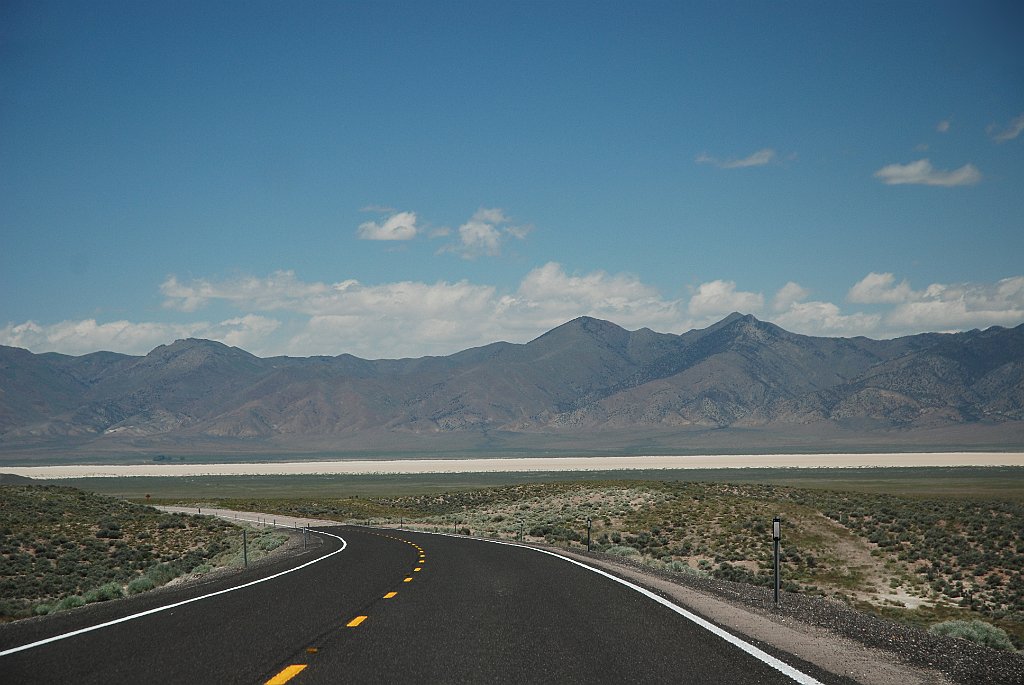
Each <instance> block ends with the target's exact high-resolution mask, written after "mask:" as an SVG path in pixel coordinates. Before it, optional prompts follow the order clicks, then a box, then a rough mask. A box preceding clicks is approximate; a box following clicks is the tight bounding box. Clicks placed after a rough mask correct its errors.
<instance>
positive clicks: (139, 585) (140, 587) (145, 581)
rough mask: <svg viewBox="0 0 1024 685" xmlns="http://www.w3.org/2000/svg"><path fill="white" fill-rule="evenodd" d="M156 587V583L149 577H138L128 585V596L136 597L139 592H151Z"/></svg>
mask: <svg viewBox="0 0 1024 685" xmlns="http://www.w3.org/2000/svg"><path fill="white" fill-rule="evenodd" d="M155 587H156V583H154V582H153V580H152V579H151V578H150V577H149V576H139V577H138V578H136V579H135V580H133V581H131V582H130V583H128V594H130V595H137V594H139V593H140V592H145V591H146V590H152V589H153V588H155Z"/></svg>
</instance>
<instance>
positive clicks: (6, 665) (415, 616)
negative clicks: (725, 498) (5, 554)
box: [0, 512, 852, 685]
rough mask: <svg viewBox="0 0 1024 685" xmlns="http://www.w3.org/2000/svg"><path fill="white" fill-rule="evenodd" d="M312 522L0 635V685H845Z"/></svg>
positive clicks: (613, 606) (507, 554)
mask: <svg viewBox="0 0 1024 685" xmlns="http://www.w3.org/2000/svg"><path fill="white" fill-rule="evenodd" d="M204 513H207V512H204ZM209 513H213V512H209ZM317 530H318V531H319V532H316V533H313V534H312V535H311V544H310V547H309V549H307V550H305V551H302V550H301V546H300V550H299V552H298V553H297V554H294V555H292V556H286V557H283V558H278V559H276V560H271V561H268V562H266V563H263V564H261V565H259V566H255V567H251V568H250V569H248V570H246V571H244V572H238V573H234V574H231V575H230V576H222V577H219V578H214V579H210V580H208V581H207V580H201V581H199V582H193V583H187V584H184V585H182V586H180V587H175V588H167V589H165V590H162V591H157V592H152V593H146V594H143V595H139V596H135V597H132V598H129V599H126V600H121V601H115V602H107V603H104V604H97V605H92V606H89V607H84V608H82V609H77V610H72V611H68V612H62V613H60V614H56V615H53V616H47V617H42V618H37V619H27V620H25V621H18V622H16V623H13V624H9V625H6V626H3V627H2V629H0V674H2V678H0V679H2V680H3V682H5V683H54V682H75V683H141V682H153V683H279V684H283V683H286V682H287V683H293V684H295V685H304V684H306V683H328V682H329V683H346V682H357V681H358V682H363V683H394V682H400V681H406V682H418V683H622V682H644V683H669V682H671V683H792V682H806V683H814V682H822V683H841V682H852V681H850V680H847V679H844V678H840V677H838V676H835V675H832V674H829V673H827V672H824V671H822V670H820V669H818V668H816V667H815V666H812V665H810V664H808V663H806V662H803V661H801V660H799V659H798V658H796V657H793V656H791V655H789V654H785V653H780V652H778V651H775V650H774V649H773V648H771V647H768V646H766V645H764V644H760V645H757V647H760V648H761V649H763V650H764V652H767V653H768V654H765V653H764V652H760V651H759V650H758V649H757V648H756V647H751V646H750V645H749V644H748V645H747V647H749V649H746V651H744V649H745V648H743V647H742V646H739V647H738V646H737V645H736V644H734V643H733V642H730V641H729V639H726V638H723V637H722V636H719V635H715V634H714V633H712V632H709V630H707V629H706V628H705V627H701V626H700V625H698V623H695V622H694V621H693V620H690V619H689V618H686V617H685V616H683V615H681V614H680V613H679V612H677V611H675V610H673V609H672V608H671V607H668V606H666V605H665V604H664V603H659V602H658V601H656V600H655V599H652V598H651V597H648V596H645V595H643V594H641V593H639V592H637V591H636V590H635V589H632V588H630V587H627V586H626V585H623V584H622V583H620V582H616V581H615V580H613V579H611V578H608V577H606V576H604V575H601V574H599V573H595V572H594V571H592V570H589V569H587V568H584V567H582V566H579V565H576V564H573V563H571V562H569V561H566V560H565V559H564V558H560V557H556V556H553V555H550V554H545V553H543V552H538V551H537V550H535V549H529V548H523V547H517V546H512V545H501V544H494V543H491V542H488V541H482V540H474V539H468V538H463V537H457V536H445V535H431V534H426V533H416V532H411V531H404V530H394V529H374V528H363V527H349V526H335V527H322V528H318V529H317ZM316 559H320V560H319V561H316V562H315V563H309V562H313V561H314V560H316ZM303 564H306V565H305V566H303ZM296 567H300V568H298V569H297V570H294V571H290V572H288V571H289V569H295V568H296ZM276 574H281V575H276ZM275 576H276V577H275ZM261 579H268V580H263V581H262V582H255V583H253V581H261ZM247 583H253V584H248V585H246V584H247ZM240 586H241V587H240ZM231 588H237V589H231ZM212 593H220V594H212ZM200 597H201V598H202V599H195V598H200ZM190 600H194V601H190ZM186 601H187V602H188V603H184V604H180V605H178V606H173V607H172V608H168V609H163V610H159V611H155V612H154V613H149V614H146V615H143V616H138V617H136V618H131V619H129V620H121V622H118V623H113V624H111V625H107V626H105V627H102V628H98V629H95V630H89V631H88V632H82V633H79V634H75V635H71V636H69V637H64V638H61V639H56V640H54V641H51V642H47V643H45V644H38V645H36V646H32V647H29V648H27V649H22V650H20V651H15V652H10V650H12V649H17V648H19V647H22V646H24V645H29V644H32V643H35V642H37V641H40V640H44V639H48V638H53V637H59V636H62V635H66V634H67V633H69V632H71V631H75V630H79V629H83V628H89V627H91V626H96V625H99V624H102V623H104V622H108V621H116V620H119V619H124V618H125V617H128V616H134V615H136V614H138V613H139V612H144V611H147V610H153V609H158V608H160V607H165V606H168V605H172V604H175V603H177V602H186ZM734 642H735V640H734ZM741 644H742V643H741ZM4 652H9V653H4ZM750 652H754V654H751V653H750ZM758 654H761V656H758ZM776 659H777V660H778V661H775V660H776ZM773 662H774V664H775V665H772V664H773ZM780 663H781V664H782V670H779V669H780V667H779V664H780Z"/></svg>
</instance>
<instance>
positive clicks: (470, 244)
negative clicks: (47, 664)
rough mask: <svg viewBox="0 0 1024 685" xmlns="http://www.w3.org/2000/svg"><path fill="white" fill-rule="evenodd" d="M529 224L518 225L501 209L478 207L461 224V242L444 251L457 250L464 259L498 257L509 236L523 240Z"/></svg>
mask: <svg viewBox="0 0 1024 685" xmlns="http://www.w3.org/2000/svg"><path fill="white" fill-rule="evenodd" d="M529 232H530V228H529V227H528V226H516V225H513V224H512V221H511V219H509V218H508V217H507V216H505V213H504V212H503V211H502V210H501V209H497V208H492V209H484V208H481V209H478V210H477V211H476V213H475V214H473V216H472V217H470V219H469V221H467V222H466V223H464V224H462V225H461V226H459V242H458V243H457V244H455V245H452V246H449V247H447V248H445V249H444V250H442V251H445V252H456V253H458V254H460V255H461V256H462V257H463V258H464V259H475V258H477V257H481V256H487V257H497V256H498V255H500V254H501V249H502V245H503V243H504V242H505V240H506V239H507V238H515V239H517V240H523V239H524V238H525V237H526V235H527V233H529Z"/></svg>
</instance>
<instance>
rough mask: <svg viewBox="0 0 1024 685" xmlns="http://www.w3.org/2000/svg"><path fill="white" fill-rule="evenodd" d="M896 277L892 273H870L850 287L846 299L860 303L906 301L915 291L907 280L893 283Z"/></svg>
mask: <svg viewBox="0 0 1024 685" xmlns="http://www.w3.org/2000/svg"><path fill="white" fill-rule="evenodd" d="M895 281H896V277H895V276H893V275H892V274H890V273H884V274H878V273H875V272H871V273H869V274H868V275H867V276H865V277H864V278H862V279H861V280H860V281H858V282H857V283H855V284H854V286H853V287H852V288H850V292H849V293H847V295H846V299H847V300H849V301H850V302H857V303H859V304H881V303H887V304H893V303H897V302H906V301H907V300H909V299H911V298H912V297H913V296H914V292H913V291H912V290H911V289H910V286H909V285H908V284H907V282H906V281H903V282H902V283H900V284H898V285H893V283H894V282H895Z"/></svg>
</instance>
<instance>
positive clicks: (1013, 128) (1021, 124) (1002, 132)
mask: <svg viewBox="0 0 1024 685" xmlns="http://www.w3.org/2000/svg"><path fill="white" fill-rule="evenodd" d="M1021 132H1024V114H1021V115H1020V116H1019V117H1017V118H1016V119H1013V120H1011V121H1010V123H1009V124H1008V125H1007V126H998V125H996V124H991V125H990V126H989V127H988V134H989V135H990V136H991V137H992V140H994V141H996V142H997V143H1005V142H1006V141H1008V140H1013V139H1014V138H1016V137H1017V136H1019V135H1020V134H1021Z"/></svg>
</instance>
